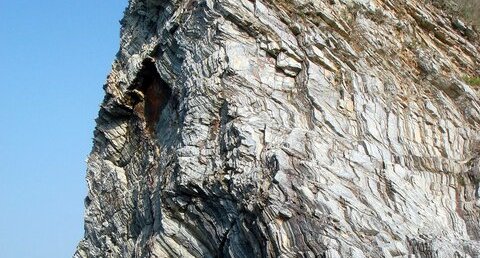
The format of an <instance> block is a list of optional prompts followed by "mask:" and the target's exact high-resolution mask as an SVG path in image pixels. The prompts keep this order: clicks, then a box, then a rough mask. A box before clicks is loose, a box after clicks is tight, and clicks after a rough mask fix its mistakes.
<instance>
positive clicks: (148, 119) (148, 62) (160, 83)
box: [133, 59, 172, 133]
mask: <svg viewBox="0 0 480 258" xmlns="http://www.w3.org/2000/svg"><path fill="white" fill-rule="evenodd" d="M133 88H134V89H136V90H139V91H140V92H141V93H142V94H143V101H140V103H142V104H143V105H141V106H143V108H141V106H140V105H139V104H140V103H137V104H136V106H135V107H136V108H135V109H136V111H137V112H140V113H141V114H143V117H144V119H145V123H146V129H147V130H148V131H149V132H150V133H155V130H156V126H157V123H158V120H159V118H160V115H161V114H162V111H163V109H164V108H165V106H166V105H167V104H168V101H169V100H170V98H171V96H172V90H171V88H170V86H169V85H168V84H167V82H165V81H164V80H163V79H162V78H161V77H160V74H159V73H158V71H157V68H156V66H155V62H154V60H152V59H145V60H144V61H143V62H142V68H141V69H140V71H139V72H138V75H137V78H136V79H135V81H134V83H133ZM138 109H140V110H138Z"/></svg>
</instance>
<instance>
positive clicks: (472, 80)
mask: <svg viewBox="0 0 480 258" xmlns="http://www.w3.org/2000/svg"><path fill="white" fill-rule="evenodd" d="M463 80H464V81H465V82H466V83H468V84H469V85H470V86H478V87H480V76H465V77H463Z"/></svg>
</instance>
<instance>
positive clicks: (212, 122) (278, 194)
mask: <svg viewBox="0 0 480 258" xmlns="http://www.w3.org/2000/svg"><path fill="white" fill-rule="evenodd" d="M121 24H122V33H121V46H120V51H119V53H118V55H117V59H116V60H115V62H114V63H113V68H112V72H111V73H110V75H109V77H108V80H107V83H106V86H105V91H106V96H105V99H104V102H103V103H102V106H101V108H100V112H99V117H98V119H97V127H96V130H95V133H94V147H93V150H92V153H91V154H90V156H89V159H88V170H87V183H88V196H87V197H86V199H85V206H86V211H85V236H84V239H83V240H82V241H81V242H80V243H79V245H78V248H77V251H76V253H75V255H74V257H76V258H80V257H358V258H362V257H480V242H479V241H480V233H479V232H480V198H479V196H480V185H479V183H480V155H479V152H480V148H479V143H480V101H479V98H478V89H475V88H473V87H470V86H469V85H467V84H466V83H464V82H463V81H462V80H461V79H458V78H463V76H464V75H465V74H469V75H475V72H476V71H477V70H478V64H479V63H480V59H479V57H480V53H479V43H478V41H473V40H472V39H471V38H472V37H469V36H468V33H467V30H468V27H466V26H465V25H464V24H463V23H462V22H460V21H456V20H453V22H449V21H448V20H446V18H442V16H441V15H440V13H439V10H437V9H435V8H434V7H432V6H430V5H426V6H425V5H424V2H423V1H416V0H405V1H373V0H340V1H313V0H295V1H284V0H281V1H272V0H265V1H259V0H257V1H249V0H197V1H187V0H165V1H153V0H130V3H129V6H128V8H127V10H126V11H125V17H124V18H123V20H122V22H121Z"/></svg>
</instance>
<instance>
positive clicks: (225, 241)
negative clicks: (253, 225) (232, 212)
mask: <svg viewBox="0 0 480 258" xmlns="http://www.w3.org/2000/svg"><path fill="white" fill-rule="evenodd" d="M236 223H237V222H236V221H233V222H232V224H231V225H230V227H229V228H228V229H227V231H225V233H224V234H223V237H222V241H221V242H220V245H219V246H218V251H217V256H215V257H216V258H220V257H224V253H223V249H224V248H225V244H226V243H227V240H228V234H230V231H231V230H232V228H233V227H234V226H235V224H236Z"/></svg>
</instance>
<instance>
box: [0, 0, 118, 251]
mask: <svg viewBox="0 0 480 258" xmlns="http://www.w3.org/2000/svg"><path fill="white" fill-rule="evenodd" d="M126 6H127V0H100V1H99V0H83V1H79V0H49V1H32V0H10V1H8V0H0V90H1V91H0V97H1V104H0V105H1V106H0V257H2V258H24V257H25V258H27V257H28V258H36V257H41V258H43V257H45V258H47V257H48V258H56V257H59V258H60V257H62V258H64V257H71V256H72V255H73V253H74V250H75V246H76V244H77V243H78V241H79V240H80V239H81V238H82V236H83V212H84V211H83V208H84V206H83V199H84V197H85V195H86V182H85V170H86V165H85V158H86V157H87V155H88V153H89V152H90V149H91V147H92V136H93V129H94V126H95V124H94V119H95V118H96V116H97V112H98V108H99V104H100V102H101V100H102V98H103V90H102V85H103V83H104V82H105V78H106V76H107V74H108V71H109V70H110V68H111V63H112V61H113V59H114V56H115V54H116V52H117V50H118V48H119V45H118V44H119V31H120V25H119V20H120V19H121V17H122V15H123V10H124V9H125V7H126Z"/></svg>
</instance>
